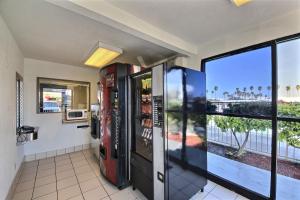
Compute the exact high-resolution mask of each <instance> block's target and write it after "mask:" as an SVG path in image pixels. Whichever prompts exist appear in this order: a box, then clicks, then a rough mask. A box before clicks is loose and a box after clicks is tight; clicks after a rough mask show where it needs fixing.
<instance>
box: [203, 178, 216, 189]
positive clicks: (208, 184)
mask: <svg viewBox="0 0 300 200" xmlns="http://www.w3.org/2000/svg"><path fill="white" fill-rule="evenodd" d="M216 186H217V184H216V183H214V182H212V181H210V180H208V181H207V185H206V186H205V187H204V191H206V192H210V191H212V190H213V189H214V188H215V187H216Z"/></svg>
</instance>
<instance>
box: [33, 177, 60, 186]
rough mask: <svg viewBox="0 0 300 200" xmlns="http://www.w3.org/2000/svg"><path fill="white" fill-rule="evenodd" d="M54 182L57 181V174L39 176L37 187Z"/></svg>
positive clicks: (36, 182) (36, 181)
mask: <svg viewBox="0 0 300 200" xmlns="http://www.w3.org/2000/svg"><path fill="white" fill-rule="evenodd" d="M54 182H56V176H55V175H51V176H45V177H41V178H37V179H36V180H35V187H40V186H43V185H47V184H50V183H54Z"/></svg>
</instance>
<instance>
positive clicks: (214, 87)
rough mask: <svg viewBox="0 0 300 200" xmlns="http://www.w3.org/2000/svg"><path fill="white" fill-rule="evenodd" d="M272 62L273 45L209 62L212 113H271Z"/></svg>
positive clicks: (207, 91) (208, 90) (206, 67)
mask: <svg viewBox="0 0 300 200" xmlns="http://www.w3.org/2000/svg"><path fill="white" fill-rule="evenodd" d="M271 61H272V59H271V48H270V47H265V48H261V49H257V50H252V51H248V52H245V53H240V54H236V55H233V56H228V57H224V58H220V59H216V60H212V61H208V62H207V63H206V64H205V69H206V75H207V82H206V85H207V87H206V95H207V100H208V112H210V113H226V114H239V115H271V94H272V91H271V74H272V73H271V70H272V63H271Z"/></svg>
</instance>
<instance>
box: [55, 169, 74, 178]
mask: <svg viewBox="0 0 300 200" xmlns="http://www.w3.org/2000/svg"><path fill="white" fill-rule="evenodd" d="M71 176H75V172H74V170H73V169H69V170H67V171H62V172H58V173H56V178H57V180H62V179H65V178H68V177H71Z"/></svg>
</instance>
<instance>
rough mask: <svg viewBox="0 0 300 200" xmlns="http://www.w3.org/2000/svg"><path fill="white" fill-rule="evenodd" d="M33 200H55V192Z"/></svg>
mask: <svg viewBox="0 0 300 200" xmlns="http://www.w3.org/2000/svg"><path fill="white" fill-rule="evenodd" d="M34 200H57V192H53V193H50V194H47V195H45V196H41V197H38V198H36V199H34Z"/></svg>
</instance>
